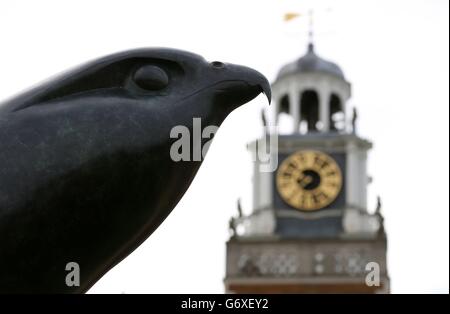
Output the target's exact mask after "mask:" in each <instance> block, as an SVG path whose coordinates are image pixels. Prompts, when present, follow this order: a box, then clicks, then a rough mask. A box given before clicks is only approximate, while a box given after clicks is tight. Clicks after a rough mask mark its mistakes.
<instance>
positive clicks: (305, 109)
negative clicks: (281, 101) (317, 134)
mask: <svg viewBox="0 0 450 314" xmlns="http://www.w3.org/2000/svg"><path fill="white" fill-rule="evenodd" d="M300 104H301V105H300V106H301V119H302V121H301V123H306V129H307V131H308V132H312V131H317V124H318V122H319V96H318V95H317V92H316V91H314V90H306V91H304V92H303V93H302V95H301V97H300Z"/></svg>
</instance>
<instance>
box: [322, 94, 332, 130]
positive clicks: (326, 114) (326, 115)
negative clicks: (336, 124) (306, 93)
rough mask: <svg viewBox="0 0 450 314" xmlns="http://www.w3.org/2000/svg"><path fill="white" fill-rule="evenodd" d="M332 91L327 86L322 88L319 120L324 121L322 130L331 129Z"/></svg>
mask: <svg viewBox="0 0 450 314" xmlns="http://www.w3.org/2000/svg"><path fill="white" fill-rule="evenodd" d="M329 102H330V93H329V91H328V89H327V88H321V89H320V93H319V120H320V122H321V123H322V130H321V132H323V133H326V132H329V131H330V104H329Z"/></svg>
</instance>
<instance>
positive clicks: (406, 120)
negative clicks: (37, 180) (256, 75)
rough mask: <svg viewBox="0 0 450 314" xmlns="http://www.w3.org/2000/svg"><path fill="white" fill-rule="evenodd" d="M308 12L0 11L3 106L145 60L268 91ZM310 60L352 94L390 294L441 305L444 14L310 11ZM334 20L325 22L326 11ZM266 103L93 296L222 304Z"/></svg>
mask: <svg viewBox="0 0 450 314" xmlns="http://www.w3.org/2000/svg"><path fill="white" fill-rule="evenodd" d="M311 3H312V1H301V0H297V1H282V0H271V1H269V0H267V1H262V0H227V1H218V0H217V1H213V0H203V1H193V0H191V1H186V0H185V1H168V0H165V1H148V0H147V1H132V0H128V1H111V0H109V1H92V0H91V1H80V0H78V1H48V0H40V1H20V0H19V1H18V0H14V1H12V0H2V1H1V2H0V40H1V41H0V42H1V58H0V69H1V70H2V73H1V76H0V81H1V88H0V99H5V98H7V97H9V96H11V95H13V94H15V93H17V92H19V91H20V90H22V89H24V88H26V87H29V86H30V85H33V84H35V83H37V82H39V81H41V80H42V79H45V78H47V77H49V76H51V75H53V74H55V73H57V72H60V71H63V70H66V69H67V68H70V67H73V66H75V65H77V64H80V63H83V62H85V61H87V60H90V59H93V58H97V57H99V56H102V55H106V54H110V53H112V52H116V51H120V50H126V49H130V48H136V47H144V46H168V47H174V48H181V49H184V50H190V51H193V52H196V53H199V54H201V55H203V56H205V57H206V58H207V59H210V60H221V61H225V62H233V63H240V64H245V65H248V66H252V67H254V68H256V69H258V70H260V71H261V72H263V73H264V74H266V75H267V77H268V78H269V79H271V80H273V79H274V78H275V75H276V73H277V71H278V69H279V68H280V66H282V65H283V64H285V63H286V62H289V61H291V60H292V59H294V58H296V57H298V56H300V55H301V54H303V53H304V50H305V46H306V36H305V34H306V29H305V25H306V22H305V21H304V20H303V21H301V20H299V21H297V22H292V23H291V24H290V25H286V23H284V22H283V21H282V16H283V14H284V13H285V12H287V11H301V12H306V11H307V10H308V8H310V7H311V5H312V4H311ZM313 7H315V8H316V9H317V12H319V13H317V17H316V33H317V35H316V48H317V49H316V50H317V52H318V54H319V55H321V56H323V57H325V58H327V59H331V60H333V61H336V62H337V63H338V64H339V65H340V66H341V67H342V68H343V70H344V72H345V74H346V77H347V79H348V80H349V81H350V82H351V83H352V84H353V98H352V99H351V100H350V103H349V105H357V106H358V109H359V115H360V119H359V130H360V134H362V135H363V136H364V137H367V138H369V139H371V140H373V141H374V143H375V148H374V150H373V151H372V153H371V155H370V161H369V170H370V174H372V175H373V176H374V179H375V181H374V183H373V184H372V185H371V187H370V204H369V206H370V208H374V207H375V197H376V195H377V194H380V195H381V196H382V198H383V205H384V213H385V216H386V225H387V231H388V236H389V252H388V254H389V270H390V275H391V278H392V290H393V292H395V293H404V292H405V293H409V292H417V293H421V292H427V293H430V292H431V293H432V292H445V293H448V291H449V273H448V271H449V215H448V211H449V192H448V190H449V177H448V174H449V168H448V167H449V146H448V145H449V120H448V119H449V118H448V117H449V89H448V85H449V42H448V36H449V34H448V32H449V16H448V14H449V8H448V1H445V0H442V1H411V0H409V1H398V0H397V1H380V0H377V1H367V0H366V1H357V0H355V1H330V2H325V1H314V6H313ZM328 7H331V8H332V11H331V12H330V13H326V12H325V11H326V10H325V9H326V8H328ZM264 106H266V102H265V100H264V97H263V96H260V97H258V98H257V99H256V100H254V101H253V102H251V103H250V104H248V105H247V106H245V107H243V108H240V109H238V110H237V111H235V112H234V113H233V114H232V115H231V116H230V117H229V118H228V119H227V120H226V122H225V123H224V125H223V127H222V128H221V129H220V131H219V133H218V135H217V137H216V140H215V142H214V143H213V145H212V147H211V150H210V152H209V154H208V156H207V158H206V161H205V162H204V164H203V167H202V168H201V170H200V172H199V174H198V176H197V178H196V179H195V181H194V183H193V185H192V186H191V188H190V189H189V191H188V192H187V194H186V195H185V197H184V198H183V199H182V201H181V202H180V203H179V205H178V206H177V208H176V209H175V210H174V211H173V213H172V214H171V215H170V216H169V218H168V219H167V220H166V221H165V222H164V223H163V225H162V226H161V227H160V228H159V229H158V230H157V231H156V232H155V233H154V234H153V235H152V236H151V237H150V238H149V239H148V240H147V241H146V242H145V243H144V244H143V245H142V246H141V247H140V248H139V249H138V250H136V251H135V252H134V253H133V254H132V255H130V256H129V257H128V258H127V259H126V260H125V261H123V262H122V263H121V264H119V265H118V266H116V267H115V268H114V269H113V270H112V271H110V272H109V273H108V274H107V275H106V276H105V277H104V278H103V279H102V280H101V281H99V282H98V283H97V284H96V285H95V286H94V287H93V289H92V290H91V292H92V293H109V292H114V293H122V292H124V293H175V292H180V293H222V292H223V291H224V289H223V282H222V280H223V277H224V272H225V241H226V239H227V238H228V230H227V222H228V218H229V217H230V216H231V215H234V214H235V212H236V208H235V207H236V206H235V204H236V199H237V198H238V197H240V196H242V197H243V200H244V207H245V211H246V212H249V211H250V210H251V201H250V200H251V194H250V191H251V190H250V187H251V185H250V183H251V182H250V179H251V162H250V156H249V154H248V153H247V152H246V150H245V144H246V143H247V142H248V141H250V140H252V139H253V138H255V137H256V136H259V135H260V134H261V126H260V110H261V108H262V107H264Z"/></svg>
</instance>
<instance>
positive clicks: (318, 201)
mask: <svg viewBox="0 0 450 314" xmlns="http://www.w3.org/2000/svg"><path fill="white" fill-rule="evenodd" d="M276 186H277V189H278V193H279V194H280V196H281V198H282V199H283V200H284V201H285V202H286V203H287V204H289V205H290V206H292V207H294V208H297V209H299V210H304V211H313V210H318V209H321V208H324V207H325V206H327V205H329V204H331V202H333V201H334V200H335V199H336V197H337V196H338V194H339V192H340V191H341V188H342V174H341V170H340V168H339V166H338V164H337V163H336V161H334V159H333V158H331V157H330V156H328V155H327V154H324V153H322V152H319V151H313V150H303V151H299V152H296V153H294V154H292V155H291V156H289V157H288V158H286V159H285V160H284V161H283V162H282V163H281V165H280V167H279V168H278V171H277V175H276Z"/></svg>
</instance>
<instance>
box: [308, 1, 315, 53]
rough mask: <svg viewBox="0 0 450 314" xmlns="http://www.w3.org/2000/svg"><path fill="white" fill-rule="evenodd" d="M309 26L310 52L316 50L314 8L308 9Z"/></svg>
mask: <svg viewBox="0 0 450 314" xmlns="http://www.w3.org/2000/svg"><path fill="white" fill-rule="evenodd" d="M308 17H309V27H308V52H313V51H314V10H313V9H310V10H309V11H308Z"/></svg>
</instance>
